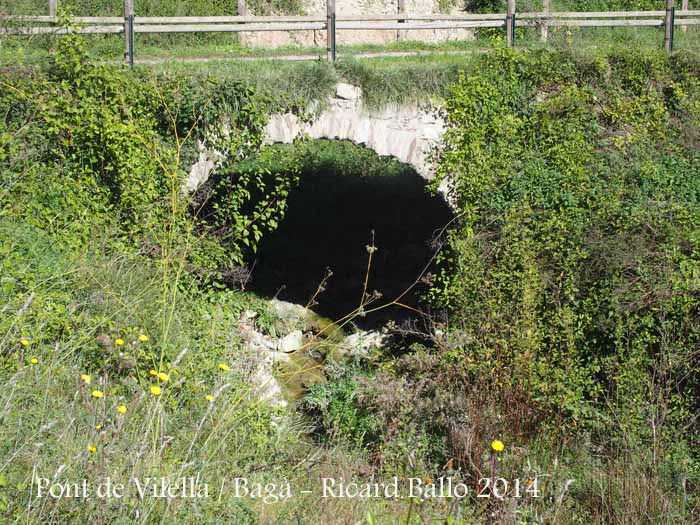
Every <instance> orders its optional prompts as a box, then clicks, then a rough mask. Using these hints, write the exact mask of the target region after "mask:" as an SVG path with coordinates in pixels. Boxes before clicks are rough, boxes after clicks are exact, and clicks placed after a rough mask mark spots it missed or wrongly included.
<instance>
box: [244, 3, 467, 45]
mask: <svg viewBox="0 0 700 525" xmlns="http://www.w3.org/2000/svg"><path fill="white" fill-rule="evenodd" d="M335 6H336V13H337V15H338V16H343V15H346V16H350V15H352V16H359V15H377V14H384V15H393V14H396V13H398V12H399V6H398V0H336V3H335ZM405 6H406V7H405V12H406V13H410V14H414V15H430V14H438V13H441V10H440V8H439V5H438V0H405ZM450 13H453V14H457V13H459V10H458V9H457V8H454V9H453V10H452V11H450ZM249 14H251V15H255V14H256V13H249ZM304 14H306V15H319V16H323V17H325V16H326V2H325V0H305V2H304ZM414 23H416V22H414ZM336 35H337V36H336V39H337V44H338V45H339V46H342V45H351V44H386V43H389V42H395V41H397V40H415V41H420V42H444V41H446V40H472V39H473V38H474V32H473V31H472V30H471V29H418V30H410V31H396V30H364V29H363V30H338V31H337V33H336ZM240 39H241V43H243V44H244V45H247V46H250V47H265V48H275V47H281V46H290V45H291V46H302V47H319V48H323V49H325V47H326V31H325V30H319V31H260V32H257V33H241V36H240Z"/></svg>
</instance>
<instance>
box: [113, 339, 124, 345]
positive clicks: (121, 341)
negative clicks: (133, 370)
mask: <svg viewBox="0 0 700 525" xmlns="http://www.w3.org/2000/svg"><path fill="white" fill-rule="evenodd" d="M114 344H115V345H117V346H121V345H123V344H124V339H122V338H121V337H120V338H117V339H115V340H114Z"/></svg>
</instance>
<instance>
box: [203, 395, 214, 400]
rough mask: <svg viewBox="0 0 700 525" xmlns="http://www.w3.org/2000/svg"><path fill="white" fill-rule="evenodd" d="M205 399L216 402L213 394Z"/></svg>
mask: <svg viewBox="0 0 700 525" xmlns="http://www.w3.org/2000/svg"><path fill="white" fill-rule="evenodd" d="M205 399H206V400H207V401H213V400H214V396H212V395H211V394H207V395H206V396H205Z"/></svg>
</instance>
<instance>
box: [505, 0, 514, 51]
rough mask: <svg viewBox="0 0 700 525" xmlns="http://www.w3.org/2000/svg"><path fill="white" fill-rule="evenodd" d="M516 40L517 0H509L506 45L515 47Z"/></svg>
mask: <svg viewBox="0 0 700 525" xmlns="http://www.w3.org/2000/svg"><path fill="white" fill-rule="evenodd" d="M514 41H515V0H508V12H507V13H506V45H507V46H508V47H513V43H514Z"/></svg>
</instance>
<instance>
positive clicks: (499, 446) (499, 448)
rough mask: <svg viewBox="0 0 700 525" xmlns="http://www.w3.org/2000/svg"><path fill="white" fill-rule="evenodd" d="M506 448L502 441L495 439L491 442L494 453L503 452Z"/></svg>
mask: <svg viewBox="0 0 700 525" xmlns="http://www.w3.org/2000/svg"><path fill="white" fill-rule="evenodd" d="M504 448H506V446H505V445H504V444H503V441H501V440H500V439H494V440H493V441H492V442H491V449H492V450H493V451H494V452H503V449H504Z"/></svg>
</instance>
